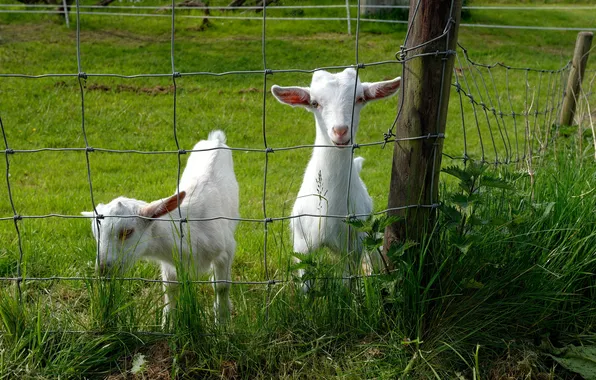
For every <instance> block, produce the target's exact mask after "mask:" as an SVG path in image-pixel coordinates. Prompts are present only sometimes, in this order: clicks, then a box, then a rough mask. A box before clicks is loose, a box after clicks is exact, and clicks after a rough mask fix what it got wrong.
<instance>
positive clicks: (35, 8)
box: [0, 4, 596, 34]
mask: <svg viewBox="0 0 596 380" xmlns="http://www.w3.org/2000/svg"><path fill="white" fill-rule="evenodd" d="M58 6H59V5H58V4H0V13H14V14H19V13H31V14H65V12H64V10H63V9H62V8H60V9H57V8H56V7H58ZM172 6H174V7H175V8H176V10H177V11H203V12H205V14H204V15H190V14H179V15H178V16H177V17H178V18H191V19H202V20H211V19H212V20H253V21H261V20H262V16H257V15H255V16H248V15H247V14H246V12H248V11H253V12H258V11H261V10H262V6H239V7H232V6H207V5H205V6H187V5H184V4H180V5H175V4H173V5H166V6H144V5H128V6H126V5H105V6H104V5H79V12H78V13H79V14H80V15H96V16H113V17H171V16H170V15H169V14H167V13H164V12H169V11H171V9H172ZM346 7H348V9H352V10H356V11H358V9H361V8H365V9H367V10H383V11H389V12H390V11H402V12H403V11H406V10H407V9H409V6H408V5H368V4H367V5H360V4H359V5H354V4H351V5H346V4H341V5H339V4H329V5H299V6H298V5H275V4H273V5H269V6H268V7H267V8H268V9H272V10H289V11H292V10H334V9H336V10H338V11H340V10H341V11H343V10H345V9H346ZM47 8H53V9H47ZM81 9H82V10H88V11H80V10H81ZM112 9H114V10H125V12H114V11H112ZM462 9H463V10H467V11H472V10H474V11H505V12H507V11H515V12H520V11H522V12H523V11H529V12H536V11H557V12H560V11H591V10H594V11H596V6H593V5H575V6H536V7H524V6H519V7H516V6H464V7H462ZM138 11H153V12H155V13H139V12H138ZM212 12H223V13H224V15H214V14H212ZM231 12H238V13H240V14H239V15H236V16H230V15H229V14H230V13H231ZM267 19H268V20H270V21H310V22H313V21H341V22H347V23H348V33H349V34H351V26H350V25H351V22H352V21H356V19H357V21H358V22H362V23H385V24H387V23H388V24H407V23H408V21H407V20H399V19H395V18H393V17H391V18H371V17H361V16H360V13H357V17H352V16H350V15H346V16H335V17H317V16H304V15H303V16H300V17H292V16H268V17H267ZM65 21H66V22H68V17H65ZM460 27H464V28H496V29H518V30H544V31H596V28H595V27H593V26H591V25H586V27H567V26H560V27H557V26H532V25H499V24H482V23H461V24H460Z"/></svg>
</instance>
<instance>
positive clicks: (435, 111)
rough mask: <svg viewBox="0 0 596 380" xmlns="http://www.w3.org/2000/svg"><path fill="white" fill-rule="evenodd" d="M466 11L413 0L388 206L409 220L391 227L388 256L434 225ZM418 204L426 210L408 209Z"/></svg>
mask: <svg viewBox="0 0 596 380" xmlns="http://www.w3.org/2000/svg"><path fill="white" fill-rule="evenodd" d="M418 3H419V4H418ZM461 7H462V0H411V1H410V16H409V29H410V32H409V36H408V37H407V40H406V42H405V46H404V47H403V49H402V59H406V62H405V63H404V71H403V76H402V87H401V88H402V91H401V95H400V96H401V97H402V98H401V99H400V101H399V102H398V103H401V106H402V108H401V111H400V113H399V116H398V119H397V126H396V132H395V133H396V140H397V141H396V142H395V146H394V150H393V167H392V169H391V183H390V189H389V202H388V208H389V209H390V210H391V209H394V210H393V211H389V214H390V215H399V216H403V217H404V219H403V220H401V221H399V222H397V223H394V224H392V225H390V226H388V227H387V228H386V230H385V244H384V249H385V253H386V252H387V249H389V248H390V247H391V245H392V244H393V243H394V242H403V241H405V240H406V239H412V240H415V241H420V239H421V238H422V237H423V235H424V234H425V233H426V232H428V230H429V228H432V226H433V221H434V219H435V216H436V208H434V207H432V206H430V205H436V204H437V203H438V199H437V197H438V189H439V174H440V169H441V154H442V150H443V138H444V133H445V123H446V119H447V106H448V104H449V94H450V92H451V90H452V89H451V75H452V72H453V65H454V61H455V49H456V43H457V33H458V27H459V20H460V14H461ZM416 8H417V11H416ZM410 49H411V50H410ZM412 205H422V206H420V207H416V206H414V207H408V208H403V207H406V206H412ZM429 206H430V207H429ZM402 208H403V209H402Z"/></svg>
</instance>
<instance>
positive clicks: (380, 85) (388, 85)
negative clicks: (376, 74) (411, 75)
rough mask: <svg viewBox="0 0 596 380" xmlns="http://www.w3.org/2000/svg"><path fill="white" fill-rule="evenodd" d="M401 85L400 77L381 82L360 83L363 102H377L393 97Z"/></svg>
mask: <svg viewBox="0 0 596 380" xmlns="http://www.w3.org/2000/svg"><path fill="white" fill-rule="evenodd" d="M400 85H401V77H397V78H395V79H392V80H386V81H383V82H373V83H362V87H363V88H364V99H365V100H367V101H368V100H379V99H383V98H387V97H389V96H392V95H394V94H395V93H396V92H397V90H398V89H399V86H400Z"/></svg>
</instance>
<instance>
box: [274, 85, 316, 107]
mask: <svg viewBox="0 0 596 380" xmlns="http://www.w3.org/2000/svg"><path fill="white" fill-rule="evenodd" d="M271 93H272V94H273V96H275V99H277V100H279V101H280V102H281V103H285V104H289V105H291V106H293V107H296V106H302V107H308V106H310V90H309V89H308V88H307V87H280V86H277V85H273V86H271Z"/></svg>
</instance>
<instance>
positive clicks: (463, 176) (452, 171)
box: [441, 166, 472, 182]
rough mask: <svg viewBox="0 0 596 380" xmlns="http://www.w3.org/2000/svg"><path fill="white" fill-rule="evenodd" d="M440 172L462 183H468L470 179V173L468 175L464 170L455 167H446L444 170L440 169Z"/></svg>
mask: <svg viewBox="0 0 596 380" xmlns="http://www.w3.org/2000/svg"><path fill="white" fill-rule="evenodd" d="M441 171H442V172H443V173H447V174H449V175H452V176H454V177H455V178H457V179H459V180H460V181H462V182H468V181H470V180H471V179H472V175H470V173H468V172H467V171H466V170H465V169H462V168H460V167H457V166H448V167H446V168H444V169H441Z"/></svg>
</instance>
